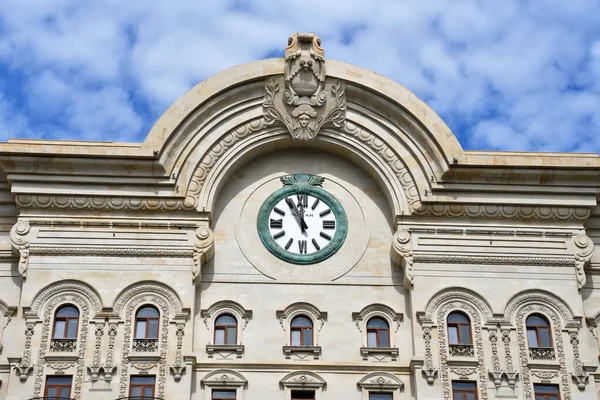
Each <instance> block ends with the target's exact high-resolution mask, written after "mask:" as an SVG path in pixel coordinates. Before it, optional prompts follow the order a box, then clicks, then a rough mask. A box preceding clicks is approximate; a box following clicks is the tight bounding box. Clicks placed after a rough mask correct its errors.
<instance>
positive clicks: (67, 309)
mask: <svg viewBox="0 0 600 400" xmlns="http://www.w3.org/2000/svg"><path fill="white" fill-rule="evenodd" d="M78 326H79V310H78V309H77V308H76V307H74V306H72V305H70V304H69V305H66V306H62V307H61V308H59V309H58V310H56V314H55V315H54V331H53V332H52V338H53V339H77V328H78Z"/></svg>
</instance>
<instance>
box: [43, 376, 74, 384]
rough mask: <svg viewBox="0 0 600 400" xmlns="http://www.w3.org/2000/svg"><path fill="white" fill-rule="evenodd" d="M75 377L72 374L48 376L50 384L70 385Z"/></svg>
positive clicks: (47, 379)
mask: <svg viewBox="0 0 600 400" xmlns="http://www.w3.org/2000/svg"><path fill="white" fill-rule="evenodd" d="M72 380H73V378H72V377H70V376H49V377H48V378H46V383H47V384H48V385H70V384H71V382H72Z"/></svg>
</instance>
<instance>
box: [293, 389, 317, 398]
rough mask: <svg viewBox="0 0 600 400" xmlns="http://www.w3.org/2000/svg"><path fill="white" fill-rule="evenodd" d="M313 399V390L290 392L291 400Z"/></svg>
mask: <svg viewBox="0 0 600 400" xmlns="http://www.w3.org/2000/svg"><path fill="white" fill-rule="evenodd" d="M301 399H312V400H314V399H315V392H314V391H313V390H292V400H301Z"/></svg>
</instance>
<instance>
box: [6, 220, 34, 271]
mask: <svg viewBox="0 0 600 400" xmlns="http://www.w3.org/2000/svg"><path fill="white" fill-rule="evenodd" d="M30 230H31V227H30V226H29V222H27V221H18V222H17V223H16V224H15V225H14V226H13V227H12V229H11V230H10V243H11V245H12V248H13V251H14V252H15V253H16V254H18V255H19V273H20V274H21V276H22V277H23V278H26V277H27V267H28V265H29V231H30Z"/></svg>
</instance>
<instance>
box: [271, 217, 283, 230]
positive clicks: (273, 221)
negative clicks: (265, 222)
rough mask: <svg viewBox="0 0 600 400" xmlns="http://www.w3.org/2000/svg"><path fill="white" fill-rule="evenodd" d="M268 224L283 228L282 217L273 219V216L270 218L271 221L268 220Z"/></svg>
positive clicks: (272, 226)
mask: <svg viewBox="0 0 600 400" xmlns="http://www.w3.org/2000/svg"><path fill="white" fill-rule="evenodd" d="M269 226H270V227H271V228H278V229H281V228H283V219H273V218H271V221H270V222H269Z"/></svg>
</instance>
